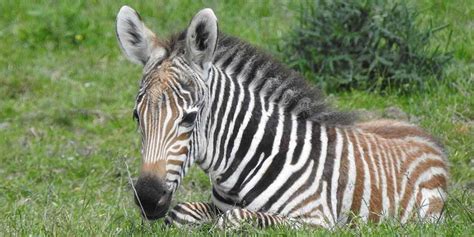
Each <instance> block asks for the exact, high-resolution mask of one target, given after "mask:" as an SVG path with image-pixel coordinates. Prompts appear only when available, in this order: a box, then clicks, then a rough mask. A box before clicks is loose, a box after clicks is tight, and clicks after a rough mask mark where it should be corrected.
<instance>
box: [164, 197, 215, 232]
mask: <svg viewBox="0 0 474 237" xmlns="http://www.w3.org/2000/svg"><path fill="white" fill-rule="evenodd" d="M220 213H221V211H220V210H219V209H218V208H217V207H216V206H215V205H214V204H212V203H204V202H185V203H179V204H178V205H176V206H174V207H173V208H172V209H171V210H170V211H169V212H168V215H167V216H166V218H165V224H167V225H175V226H183V225H199V224H204V223H208V222H211V221H213V220H215V219H216V217H217V216H218V215H219V214H220Z"/></svg>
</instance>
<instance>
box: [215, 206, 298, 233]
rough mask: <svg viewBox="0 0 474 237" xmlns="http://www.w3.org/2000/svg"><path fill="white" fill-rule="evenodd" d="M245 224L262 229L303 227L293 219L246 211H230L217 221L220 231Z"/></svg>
mask: <svg viewBox="0 0 474 237" xmlns="http://www.w3.org/2000/svg"><path fill="white" fill-rule="evenodd" d="M245 224H250V225H254V226H255V225H256V226H258V227H260V228H267V227H274V226H288V227H290V228H293V229H298V228H300V227H301V223H300V222H298V221H297V220H294V219H292V218H287V217H283V216H279V215H273V214H269V213H265V212H255V211H249V210H246V209H232V210H228V211H226V212H224V213H223V214H222V215H221V216H219V218H218V219H217V227H218V228H220V229H235V228H239V227H242V226H243V225H245Z"/></svg>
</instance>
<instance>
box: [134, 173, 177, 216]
mask: <svg viewBox="0 0 474 237" xmlns="http://www.w3.org/2000/svg"><path fill="white" fill-rule="evenodd" d="M135 190H136V194H135V195H134V196H135V203H136V204H137V205H138V207H139V208H140V209H141V213H142V215H143V216H144V217H146V218H147V219H148V220H156V219H159V218H161V217H164V216H165V215H166V212H167V211H168V208H169V206H170V203H171V192H170V191H169V190H168V189H167V187H166V184H165V183H164V182H163V181H161V180H160V179H159V178H157V177H156V176H153V175H143V176H140V178H138V181H137V183H136V184H135Z"/></svg>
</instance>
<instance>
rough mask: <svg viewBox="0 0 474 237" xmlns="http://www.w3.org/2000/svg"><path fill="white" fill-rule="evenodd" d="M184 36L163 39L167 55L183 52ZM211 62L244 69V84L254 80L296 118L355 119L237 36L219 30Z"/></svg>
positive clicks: (350, 121) (345, 122) (341, 121)
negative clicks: (331, 104)
mask: <svg viewBox="0 0 474 237" xmlns="http://www.w3.org/2000/svg"><path fill="white" fill-rule="evenodd" d="M185 36H186V31H182V32H180V33H177V34H174V35H172V36H171V37H170V38H169V39H168V40H167V41H166V42H163V43H164V45H165V47H166V48H167V51H168V55H171V54H174V53H179V52H184V48H185V46H184V39H185ZM214 64H215V65H217V66H219V67H220V68H221V69H223V70H224V69H226V68H228V67H231V70H230V71H231V72H232V73H233V75H238V74H240V73H245V74H246V77H245V78H247V81H245V84H247V85H248V84H250V83H251V82H253V83H254V84H255V85H257V86H256V87H255V91H260V90H265V92H266V95H267V96H268V99H271V100H273V101H274V102H276V103H279V104H280V106H282V107H283V108H284V111H285V112H286V113H291V114H294V115H296V116H297V117H298V118H299V119H302V120H310V121H314V122H318V123H320V124H325V125H351V124H353V123H354V121H355V120H356V118H355V117H356V116H355V114H354V113H350V112H342V111H337V110H335V109H333V108H332V107H331V106H330V105H329V104H328V102H327V100H326V97H325V96H324V94H323V92H322V91H321V90H320V89H319V88H317V87H315V86H314V85H312V84H310V83H308V81H307V80H305V78H304V77H303V76H302V75H301V74H300V73H298V72H296V71H295V70H292V69H290V68H289V67H287V66H286V65H284V64H282V63H281V62H279V61H278V60H276V59H275V58H273V57H272V56H270V55H268V54H267V53H266V52H263V51H262V50H260V49H258V48H256V47H254V46H252V45H250V44H249V43H247V42H245V41H243V40H241V39H239V38H237V37H233V36H229V35H226V34H224V33H221V32H219V37H218V43H217V46H216V53H215V56H214ZM244 70H245V72H243V71H244ZM257 75H258V76H257ZM255 80H258V81H255Z"/></svg>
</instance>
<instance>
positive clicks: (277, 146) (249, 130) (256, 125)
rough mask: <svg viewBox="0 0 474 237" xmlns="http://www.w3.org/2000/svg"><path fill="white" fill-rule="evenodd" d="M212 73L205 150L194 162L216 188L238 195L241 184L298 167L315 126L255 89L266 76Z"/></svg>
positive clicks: (306, 150)
mask: <svg viewBox="0 0 474 237" xmlns="http://www.w3.org/2000/svg"><path fill="white" fill-rule="evenodd" d="M245 71H246V70H245V69H244V70H242V72H245ZM257 74H258V73H257ZM211 75H212V77H213V78H212V79H211V84H210V107H209V109H208V111H209V114H208V119H207V123H206V128H205V134H206V139H207V142H206V143H207V149H206V154H205V155H204V157H202V159H201V160H198V161H197V162H198V164H199V165H200V166H201V168H202V169H203V170H204V171H205V172H206V173H209V175H210V176H211V180H212V182H213V184H214V185H216V184H217V185H218V186H220V187H222V188H223V189H225V190H222V191H224V192H225V193H226V194H230V195H232V194H233V193H234V194H236V193H240V194H242V191H243V192H246V191H245V190H241V189H240V188H241V187H243V186H245V183H248V182H256V181H257V180H254V181H253V180H252V179H251V177H253V176H255V174H258V173H265V172H267V170H268V169H269V168H271V169H275V171H276V170H279V169H282V168H283V164H284V163H286V162H290V163H292V164H296V163H298V158H299V157H300V156H301V155H302V153H304V152H309V151H310V150H311V149H310V147H312V146H313V144H312V141H311V140H312V139H311V138H312V136H313V135H314V132H315V130H318V131H319V125H318V124H317V123H315V122H310V121H307V120H302V119H298V117H297V116H296V115H295V114H291V113H287V112H286V111H285V107H284V106H283V105H282V104H279V103H275V100H272V98H271V97H272V95H273V94H272V91H268V90H265V88H263V87H261V88H260V89H258V88H257V87H256V85H257V84H258V83H256V82H259V81H260V80H262V81H263V80H267V79H266V78H252V80H248V78H247V77H248V75H245V73H242V74H235V73H233V72H232V71H231V70H226V71H224V70H222V69H221V68H219V67H214V68H213V69H212V73H211ZM278 159H279V160H280V162H275V160H278ZM300 165H302V164H300ZM270 166H271V167H270ZM238 174H245V175H238ZM252 174H254V175H252ZM276 174H277V172H275V173H274V174H269V175H270V176H272V175H276ZM261 175H263V174H260V176H261ZM275 177H276V176H275ZM251 186H252V185H248V187H251ZM252 187H253V186H252ZM247 191H249V190H247Z"/></svg>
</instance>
